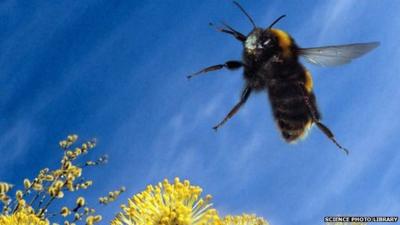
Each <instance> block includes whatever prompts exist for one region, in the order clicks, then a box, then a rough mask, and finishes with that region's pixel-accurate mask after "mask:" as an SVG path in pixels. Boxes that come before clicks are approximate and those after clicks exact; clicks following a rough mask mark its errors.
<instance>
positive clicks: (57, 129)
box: [0, 0, 400, 225]
mask: <svg viewBox="0 0 400 225" xmlns="http://www.w3.org/2000/svg"><path fill="white" fill-rule="evenodd" d="M241 3H242V5H243V6H244V7H245V8H246V10H247V11H248V12H249V13H250V14H251V15H252V17H253V18H254V20H255V21H256V24H257V25H258V26H263V27H265V26H267V25H269V24H270V22H271V21H272V20H274V19H275V18H276V17H277V16H280V15H281V14H287V17H286V18H285V19H283V20H282V21H280V22H279V24H278V25H276V27H277V28H280V29H283V30H285V31H287V32H289V33H290V34H291V35H292V36H293V37H294V38H295V40H296V41H297V43H298V44H299V45H300V46H304V47H316V46H322V45H332V44H346V43H353V42H368V41H380V42H381V46H380V47H379V48H377V49H376V50H374V51H373V52H371V53H369V54H367V55H366V56H364V57H362V58H360V59H357V60H355V61H353V63H351V64H349V65H345V66H341V67H334V68H321V67H317V66H312V65H309V64H307V65H306V66H307V68H308V69H309V70H310V71H311V72H312V74H313V77H314V87H315V93H316V95H317V100H318V105H319V108H320V111H321V113H322V115H323V121H324V123H325V124H327V125H328V126H329V127H330V128H331V129H332V130H333V132H334V133H335V134H336V137H337V139H338V140H339V141H340V142H341V143H342V144H343V145H344V146H346V147H347V148H348V149H350V151H351V152H350V155H349V156H348V157H346V156H345V155H344V154H343V153H342V152H341V151H339V150H338V149H337V148H336V147H335V146H334V145H333V144H332V143H331V142H330V141H329V140H328V139H327V138H326V137H325V136H324V135H323V134H321V132H320V131H319V130H317V129H315V128H313V129H312V130H311V132H310V134H309V136H308V138H307V139H305V140H304V141H302V142H299V143H298V144H296V145H288V144H286V143H285V142H284V141H283V140H282V138H281V137H280V135H279V133H278V132H277V130H276V127H275V124H274V122H273V119H272V116H271V110H270V106H269V103H268V99H267V96H266V94H264V93H259V94H256V95H252V96H251V98H250V99H249V101H248V102H247V104H246V105H245V107H244V108H243V109H242V110H241V111H240V112H239V113H238V114H237V115H236V116H235V117H234V118H233V119H232V120H231V121H229V122H228V123H227V124H226V125H225V126H224V127H223V128H222V129H220V130H219V131H218V132H217V133H215V132H214V131H213V130H212V129H211V127H212V126H213V125H215V124H216V123H217V122H218V121H219V120H220V119H222V118H223V116H224V115H225V114H226V113H227V112H228V111H229V110H230V108H231V107H232V106H233V105H234V104H235V103H236V101H237V100H238V98H239V95H240V91H241V88H242V86H243V79H242V75H241V71H236V72H229V71H224V70H222V71H219V72H214V73H210V74H208V75H207V76H203V77H198V78H196V79H193V80H191V81H187V80H186V78H185V77H186V75H188V74H190V73H192V72H195V71H197V70H199V69H201V68H203V67H205V66H209V65H214V64H218V63H222V62H224V61H226V60H230V59H240V56H241V51H242V46H241V44H240V43H239V42H237V41H236V40H235V39H233V38H232V37H230V36H228V35H225V34H222V33H218V32H216V31H214V30H213V29H210V27H209V26H208V23H209V22H218V21H225V22H227V23H228V24H230V25H231V26H233V27H235V28H236V29H238V30H239V31H242V32H243V33H245V34H247V33H248V32H249V31H250V29H251V25H250V24H249V22H248V21H247V19H246V18H245V17H244V16H243V15H242V14H241V12H240V11H239V10H238V9H237V8H236V7H235V6H234V5H233V4H232V3H231V1H210V0H206V1H184V0H177V1H172V0H171V1H90V0H87V1H86V0H85V1H31V2H27V1H7V0H6V1H2V2H1V3H0V17H1V20H0V27H1V29H0V78H1V88H0V92H1V94H0V105H1V106H2V107H0V114H1V119H0V130H1V131H2V132H1V134H0V155H1V157H0V178H1V179H0V180H4V181H9V182H11V183H16V184H17V183H18V182H21V181H22V179H23V178H25V177H32V176H34V174H36V173H37V171H38V170H39V169H41V168H43V167H48V166H49V165H56V164H57V162H58V159H59V155H60V154H61V153H60V152H59V150H58V149H57V143H58V141H59V140H61V139H62V138H64V137H65V136H66V135H67V134H70V133H77V134H79V135H80V136H81V137H82V139H89V138H91V137H96V138H97V139H98V148H97V150H96V151H95V153H94V154H92V155H90V156H92V157H95V156H96V155H100V154H102V153H107V154H108V155H109V156H110V163H109V164H108V165H106V166H105V168H103V169H98V170H97V171H96V170H93V172H91V173H89V174H87V177H93V178H94V180H95V181H97V183H95V185H94V187H93V190H95V191H92V192H91V193H90V196H91V197H93V199H92V201H94V199H95V196H99V195H103V194H105V193H107V191H108V190H112V189H115V188H117V187H119V186H120V185H125V186H126V187H127V193H126V194H124V195H122V197H121V199H120V201H118V202H117V203H116V204H113V205H110V206H109V207H108V208H102V207H101V208H100V210H99V211H100V212H101V213H103V215H104V217H105V221H108V220H110V219H111V218H112V216H113V215H114V214H115V213H116V212H117V210H118V204H120V203H122V202H126V198H127V197H129V196H131V195H132V194H134V193H136V192H138V191H140V190H142V189H143V188H144V187H145V186H146V185H147V184H151V183H156V182H158V181H160V180H162V179H164V178H173V177H175V176H179V177H181V178H186V179H190V180H191V182H192V183H194V184H197V185H200V186H202V187H203V189H204V191H205V193H208V194H212V195H213V196H214V203H215V207H216V208H217V209H219V211H220V212H221V214H223V215H224V214H227V213H235V214H237V213H242V212H247V213H257V214H258V215H260V216H263V217H265V218H267V219H268V220H269V222H270V224H271V225H288V224H322V221H323V217H324V216H327V215H399V212H400V200H399V197H400V196H399V195H400V190H399V188H398V187H399V185H400V179H399V175H400V172H399V170H398V165H399V163H400V155H399V154H398V152H397V151H398V146H399V144H400V139H399V138H397V134H398V133H397V130H399V129H400V122H398V118H397V117H396V116H397V115H399V113H400V107H399V103H398V99H399V98H400V89H399V88H398V84H399V81H400V77H399V73H400V64H399V63H398V59H399V57H400V50H399V48H398V45H399V41H398V34H399V32H400V17H398V12H399V11H400V4H398V3H397V2H395V1H385V0H384V1H374V0H373V1H356V0H340V1H337V0H327V1H307V2H300V1H285V2H283V1H278V0H275V1H274V0H268V1H267V0H262V1H241Z"/></svg>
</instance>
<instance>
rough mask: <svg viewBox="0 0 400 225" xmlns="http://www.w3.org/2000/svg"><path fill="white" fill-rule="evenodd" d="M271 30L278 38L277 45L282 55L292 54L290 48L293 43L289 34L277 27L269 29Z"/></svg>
mask: <svg viewBox="0 0 400 225" xmlns="http://www.w3.org/2000/svg"><path fill="white" fill-rule="evenodd" d="M271 32H272V33H273V34H274V35H275V36H276V37H277V38H278V42H279V47H281V49H282V51H283V56H284V57H290V56H291V54H292V52H291V50H290V48H291V47H292V44H293V43H292V39H291V38H290V36H289V34H288V33H286V32H285V31H283V30H279V29H271Z"/></svg>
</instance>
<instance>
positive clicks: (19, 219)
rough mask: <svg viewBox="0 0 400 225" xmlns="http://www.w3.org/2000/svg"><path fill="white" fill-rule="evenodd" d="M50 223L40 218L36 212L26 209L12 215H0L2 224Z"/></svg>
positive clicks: (45, 224)
mask: <svg viewBox="0 0 400 225" xmlns="http://www.w3.org/2000/svg"><path fill="white" fill-rule="evenodd" d="M16 224H18V225H49V223H48V222H47V221H44V220H41V219H39V218H38V217H37V216H36V215H35V214H32V213H28V212H26V211H24V210H21V211H18V212H16V213H14V214H12V215H0V225H16Z"/></svg>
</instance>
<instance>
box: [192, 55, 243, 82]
mask: <svg viewBox="0 0 400 225" xmlns="http://www.w3.org/2000/svg"><path fill="white" fill-rule="evenodd" d="M242 66H243V63H242V62H240V61H234V60H231V61H227V62H225V63H224V64H218V65H214V66H209V67H207V68H204V69H202V70H200V71H199V72H197V73H194V74H192V75H189V76H187V78H188V79H190V78H192V77H194V76H197V75H199V74H202V73H208V72H211V71H214V70H220V69H222V68H224V67H225V68H227V69H229V70H235V69H239V68H240V67H242Z"/></svg>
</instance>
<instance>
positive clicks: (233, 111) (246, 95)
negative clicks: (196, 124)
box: [213, 86, 251, 130]
mask: <svg viewBox="0 0 400 225" xmlns="http://www.w3.org/2000/svg"><path fill="white" fill-rule="evenodd" d="M250 93H251V88H250V87H249V86H247V87H245V89H244V90H243V92H242V96H241V97H240V101H239V102H238V103H237V104H236V105H235V106H234V107H233V108H232V109H231V111H230V112H229V113H228V114H227V115H226V116H225V118H224V119H223V120H222V121H221V122H220V123H218V124H217V125H216V126H214V127H213V129H214V130H217V129H218V128H219V127H220V126H222V125H224V123H226V121H228V120H229V119H230V118H232V116H233V115H235V114H236V113H237V112H238V111H239V109H240V107H242V106H243V104H244V103H246V101H247V99H248V98H249V96H250Z"/></svg>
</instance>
